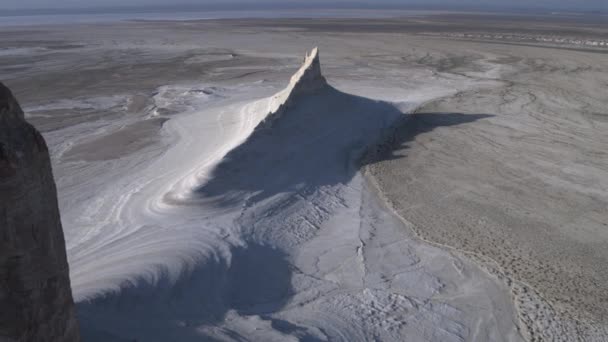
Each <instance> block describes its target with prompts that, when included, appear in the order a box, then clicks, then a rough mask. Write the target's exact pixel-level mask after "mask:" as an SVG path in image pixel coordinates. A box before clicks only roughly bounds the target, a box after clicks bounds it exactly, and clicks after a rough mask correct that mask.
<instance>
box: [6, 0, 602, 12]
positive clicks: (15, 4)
mask: <svg viewBox="0 0 608 342" xmlns="http://www.w3.org/2000/svg"><path fill="white" fill-rule="evenodd" d="M261 2H262V1H259V0H222V1H219V0H181V1H179V0H178V1H175V0H0V10H2V9H4V10H11V9H32V8H48V9H58V8H96V7H115V6H120V7H123V6H142V5H144V6H145V5H152V6H164V7H169V5H170V4H172V3H180V4H196V5H209V4H216V5H217V4H221V5H222V6H224V7H226V6H230V4H238V3H241V4H243V3H246V4H248V7H252V6H256V4H259V3H261ZM263 3H264V4H265V6H264V7H266V8H268V5H276V6H277V7H286V6H301V5H304V6H310V5H311V4H312V5H315V4H318V5H320V6H331V5H332V4H339V5H342V6H345V5H354V6H356V5H361V4H363V5H367V6H377V5H380V4H392V5H404V6H406V5H412V4H413V5H432V6H441V5H445V6H449V7H460V6H475V5H480V6H482V7H505V8H509V7H510V8H517V7H519V8H526V7H533V8H543V9H547V10H566V9H568V10H581V11H587V10H603V11H608V0H536V1H534V0H426V1H425V0H381V1H377V0H367V1H365V0H359V1H354V0H333V1H321V0H308V1H302V0H263ZM235 7H237V8H238V6H235ZM0 15H1V12H0Z"/></svg>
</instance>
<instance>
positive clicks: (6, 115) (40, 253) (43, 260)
mask: <svg viewBox="0 0 608 342" xmlns="http://www.w3.org/2000/svg"><path fill="white" fill-rule="evenodd" d="M79 340H80V334H79V331H78V326H77V323H76V318H75V309H74V302H73V299H72V292H71V288H70V279H69V274H68V263H67V258H66V251H65V242H64V238H63V231H62V228H61V222H60V219H59V209H58V206H57V191H56V188H55V182H54V180H53V174H52V171H51V162H50V157H49V152H48V149H47V146H46V143H45V141H44V139H43V138H42V136H41V135H40V133H39V132H38V131H37V130H36V129H35V128H34V127H32V126H31V125H30V124H28V123H27V122H26V121H25V119H24V115H23V111H22V110H21V108H20V107H19V104H18V103H17V101H16V100H15V98H14V97H13V95H12V94H11V92H10V90H9V89H8V88H7V87H5V86H4V85H3V84H2V83H0V341H2V342H4V341H79Z"/></svg>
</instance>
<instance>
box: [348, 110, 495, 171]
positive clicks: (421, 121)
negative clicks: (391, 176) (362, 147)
mask: <svg viewBox="0 0 608 342" xmlns="http://www.w3.org/2000/svg"><path fill="white" fill-rule="evenodd" d="M493 116H494V115H492V114H462V113H437V112H429V113H413V114H408V115H404V116H403V117H401V118H400V119H399V120H398V121H397V122H396V123H395V124H394V125H393V126H392V127H391V128H390V129H389V130H387V132H386V133H385V135H384V138H381V139H380V140H379V142H378V143H377V144H373V145H372V146H370V148H369V149H368V151H367V152H366V153H365V155H363V156H362V157H361V159H360V162H359V164H360V165H361V166H364V165H370V164H375V163H379V162H382V161H387V160H394V159H400V158H405V157H407V156H405V155H403V154H402V153H401V154H396V153H395V152H396V151H400V152H402V151H403V150H406V149H408V148H409V144H410V143H411V142H413V141H414V140H415V139H416V136H418V135H420V134H424V133H428V132H431V131H433V130H434V129H436V128H439V127H450V126H458V125H463V124H467V123H472V122H475V121H477V120H481V119H486V118H491V117H493Z"/></svg>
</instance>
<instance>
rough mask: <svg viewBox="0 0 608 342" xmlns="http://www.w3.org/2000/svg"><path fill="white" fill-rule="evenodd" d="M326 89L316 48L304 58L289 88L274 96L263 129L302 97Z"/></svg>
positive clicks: (325, 81)
mask: <svg viewBox="0 0 608 342" xmlns="http://www.w3.org/2000/svg"><path fill="white" fill-rule="evenodd" d="M326 87H329V85H328V84H327V80H326V79H325V77H323V74H321V62H320V60H319V49H318V48H314V49H312V51H311V52H310V53H307V54H306V56H304V61H303V62H302V66H301V67H300V69H298V71H296V73H295V74H293V76H291V79H290V81H289V84H288V85H287V87H286V88H285V89H283V90H281V91H280V92H278V93H276V94H275V95H274V96H272V98H271V99H270V103H269V112H270V114H269V115H268V116H267V117H266V119H264V121H263V122H262V125H261V127H268V126H270V125H271V124H272V122H273V121H274V120H276V119H277V118H278V117H280V116H281V115H282V114H283V112H284V111H285V110H286V109H287V108H289V107H290V106H292V105H293V103H294V102H296V101H297V100H298V98H299V97H301V96H302V95H310V94H314V93H316V92H318V91H320V90H322V89H324V88H326Z"/></svg>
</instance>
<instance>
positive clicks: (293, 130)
mask: <svg viewBox="0 0 608 342" xmlns="http://www.w3.org/2000/svg"><path fill="white" fill-rule="evenodd" d="M486 117H489V115H483V114H479V115H474V114H471V115H468V114H458V113H420V114H404V113H403V111H402V110H401V109H400V108H399V106H398V105H396V104H392V103H389V102H384V101H377V100H372V99H368V98H364V97H360V96H355V95H351V94H347V93H344V92H341V91H339V90H337V89H335V88H333V87H331V86H327V87H326V88H325V89H323V90H321V91H319V92H317V93H315V94H311V95H308V96H306V97H304V98H300V99H298V100H297V101H296V103H294V104H292V105H291V106H290V107H289V108H287V109H286V111H285V112H284V113H283V114H282V115H281V117H279V118H277V119H275V120H272V124H271V125H270V126H267V125H261V126H262V127H258V128H256V130H255V131H254V132H253V133H252V134H251V135H250V136H249V137H248V138H247V140H246V141H244V142H243V143H242V144H241V145H239V146H238V147H236V148H235V149H233V150H232V151H231V152H229V153H228V154H227V155H226V156H225V157H224V158H223V160H222V161H221V162H220V163H219V164H218V165H217V166H216V167H215V169H214V170H213V171H212V176H211V179H210V180H209V181H207V182H206V183H205V184H203V185H201V186H200V187H198V188H197V189H195V191H194V192H195V194H196V195H197V196H199V197H203V198H209V199H215V204H216V205H219V206H223V205H235V204H237V203H239V202H240V201H243V200H248V201H252V202H257V201H262V200H264V199H266V198H269V197H271V196H273V195H276V194H278V193H289V192H297V191H304V190H306V189H311V188H312V189H318V188H320V187H323V186H331V185H335V184H345V183H347V182H348V181H350V179H351V178H352V177H353V176H354V175H355V173H356V172H357V170H358V168H359V166H360V165H357V164H359V163H362V164H368V163H371V162H377V161H379V160H380V159H378V158H394V157H395V156H392V155H391V154H390V153H388V154H387V151H386V149H387V145H386V144H385V143H382V144H381V145H382V146H383V147H382V149H383V150H384V151H383V153H376V154H374V155H375V156H374V158H371V159H370V158H366V157H365V158H361V156H363V155H364V154H367V153H365V152H366V151H368V149H369V146H370V145H371V146H376V145H377V144H376V143H377V142H378V141H380V140H381V139H382V138H381V137H382V136H384V137H386V139H387V141H390V144H389V145H390V146H395V147H396V146H397V145H400V144H404V143H407V142H408V141H411V140H413V139H414V137H415V136H416V135H418V134H422V133H425V132H429V131H432V130H433V129H435V128H436V127H446V126H454V125H460V124H466V123H470V122H473V121H476V120H479V119H482V118H486ZM395 122H398V124H395ZM408 125H411V127H407V126H408ZM404 127H405V128H406V129H404ZM390 132H394V133H395V134H396V135H395V136H393V137H390ZM379 146H380V145H379ZM252 193H253V194H254V195H253V196H250V195H248V194H252ZM245 196H249V197H247V198H245Z"/></svg>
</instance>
